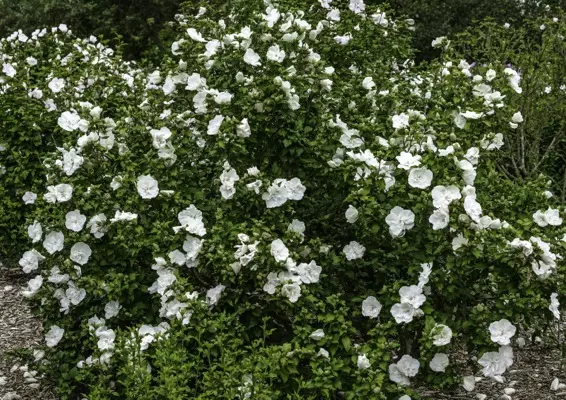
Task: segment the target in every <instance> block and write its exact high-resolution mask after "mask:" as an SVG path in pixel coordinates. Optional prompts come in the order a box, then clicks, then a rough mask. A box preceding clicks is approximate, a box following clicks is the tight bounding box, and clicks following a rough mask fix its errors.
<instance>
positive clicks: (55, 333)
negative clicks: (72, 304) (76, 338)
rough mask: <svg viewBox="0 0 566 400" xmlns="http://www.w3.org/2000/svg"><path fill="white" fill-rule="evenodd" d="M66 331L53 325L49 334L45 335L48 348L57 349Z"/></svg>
mask: <svg viewBox="0 0 566 400" xmlns="http://www.w3.org/2000/svg"><path fill="white" fill-rule="evenodd" d="M64 333H65V330H64V329H63V328H59V327H58V326H57V325H52V326H51V328H50V329H49V332H47V333H46V334H45V343H46V344H47V347H55V346H57V343H59V341H60V340H61V339H62V338H63V334H64Z"/></svg>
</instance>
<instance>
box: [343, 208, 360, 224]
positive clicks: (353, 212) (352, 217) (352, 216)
mask: <svg viewBox="0 0 566 400" xmlns="http://www.w3.org/2000/svg"><path fill="white" fill-rule="evenodd" d="M345 216H346V221H347V222H348V223H349V224H353V223H354V222H356V221H357V220H358V210H357V209H356V207H354V206H353V205H351V204H350V205H349V206H348V209H347V210H346V213H345Z"/></svg>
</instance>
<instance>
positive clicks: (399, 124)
mask: <svg viewBox="0 0 566 400" xmlns="http://www.w3.org/2000/svg"><path fill="white" fill-rule="evenodd" d="M391 122H392V123H393V128H394V129H403V128H407V127H409V116H408V115H407V114H405V113H401V114H398V115H394V116H393V117H391Z"/></svg>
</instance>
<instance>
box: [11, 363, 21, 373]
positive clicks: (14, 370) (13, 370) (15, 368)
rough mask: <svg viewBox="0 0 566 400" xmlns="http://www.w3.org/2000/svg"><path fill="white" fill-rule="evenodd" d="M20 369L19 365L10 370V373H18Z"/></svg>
mask: <svg viewBox="0 0 566 400" xmlns="http://www.w3.org/2000/svg"><path fill="white" fill-rule="evenodd" d="M18 368H19V365H17V364H16V365H14V366H13V367H12V368H10V372H16V371H17V370H18Z"/></svg>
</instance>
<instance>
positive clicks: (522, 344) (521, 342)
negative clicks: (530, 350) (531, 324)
mask: <svg viewBox="0 0 566 400" xmlns="http://www.w3.org/2000/svg"><path fill="white" fill-rule="evenodd" d="M525 344H526V342H525V338H522V337H520V338H518V339H517V345H518V346H519V347H520V348H523V347H525Z"/></svg>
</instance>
